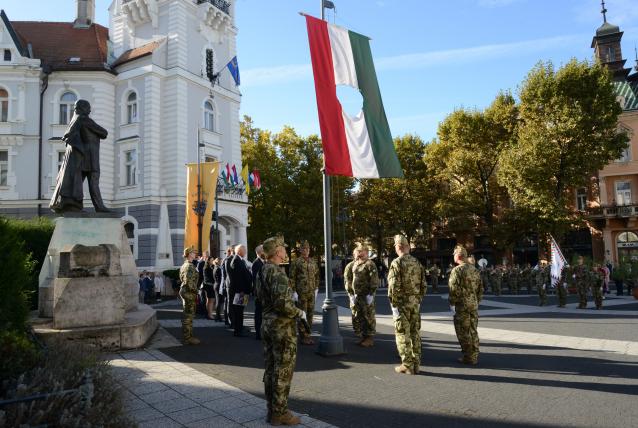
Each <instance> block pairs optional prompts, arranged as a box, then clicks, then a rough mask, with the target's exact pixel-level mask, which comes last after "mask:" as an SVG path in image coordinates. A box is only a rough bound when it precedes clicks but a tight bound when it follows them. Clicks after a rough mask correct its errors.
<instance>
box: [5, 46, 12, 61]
mask: <svg viewBox="0 0 638 428" xmlns="http://www.w3.org/2000/svg"><path fill="white" fill-rule="evenodd" d="M4 60H5V61H7V62H9V61H11V49H5V50H4Z"/></svg>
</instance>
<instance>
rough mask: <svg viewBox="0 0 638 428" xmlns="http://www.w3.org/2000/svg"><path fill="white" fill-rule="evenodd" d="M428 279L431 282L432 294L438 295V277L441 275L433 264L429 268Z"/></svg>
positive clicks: (437, 267) (439, 270)
mask: <svg viewBox="0 0 638 428" xmlns="http://www.w3.org/2000/svg"><path fill="white" fill-rule="evenodd" d="M429 273H430V278H431V280H432V292H433V293H438V292H439V275H441V269H439V266H438V265H437V264H436V263H434V265H433V266H432V267H431V268H430V272H429Z"/></svg>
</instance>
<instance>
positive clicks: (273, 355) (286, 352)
mask: <svg viewBox="0 0 638 428" xmlns="http://www.w3.org/2000/svg"><path fill="white" fill-rule="evenodd" d="M296 324H297V323H296V322H294V320H281V319H264V321H263V323H262V325H261V338H262V341H263V343H264V360H265V366H266V371H265V372H264V379H263V381H264V392H265V395H266V405H267V407H268V411H269V412H272V414H273V415H276V416H281V415H283V414H285V413H286V412H287V411H288V395H289V394H290V383H291V382H292V375H293V373H294V370H295V362H296V361H297V334H296Z"/></svg>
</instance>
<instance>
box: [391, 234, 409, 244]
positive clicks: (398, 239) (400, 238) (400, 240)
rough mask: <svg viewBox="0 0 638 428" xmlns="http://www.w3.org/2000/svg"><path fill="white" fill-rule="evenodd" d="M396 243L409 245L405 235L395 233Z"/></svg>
mask: <svg viewBox="0 0 638 428" xmlns="http://www.w3.org/2000/svg"><path fill="white" fill-rule="evenodd" d="M394 245H408V239H407V238H406V237H405V236H403V235H394Z"/></svg>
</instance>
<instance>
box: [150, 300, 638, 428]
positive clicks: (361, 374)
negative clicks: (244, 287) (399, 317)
mask: <svg viewBox="0 0 638 428" xmlns="http://www.w3.org/2000/svg"><path fill="white" fill-rule="evenodd" d="M443 291H445V290H443ZM379 294H380V296H379V297H378V300H377V312H378V317H377V329H378V335H377V338H376V344H375V347H374V348H372V349H363V348H360V347H357V346H355V345H354V343H355V337H354V336H353V334H352V330H351V328H350V324H349V322H348V321H349V316H348V314H349V312H348V310H347V309H346V308H345V307H342V308H340V320H341V321H340V322H341V326H342V334H343V336H344V342H345V344H346V348H347V354H346V355H343V356H340V357H335V358H323V357H320V356H318V355H316V354H315V352H314V351H315V349H314V347H301V346H300V348H299V354H298V359H297V368H296V372H295V377H294V380H293V385H292V390H291V400H290V405H291V408H292V409H293V410H294V411H296V412H298V413H300V414H302V415H308V416H306V417H305V418H306V419H305V420H306V421H307V422H308V421H310V422H308V425H309V426H322V424H324V423H325V424H332V425H336V426H339V427H361V426H366V427H405V426H463V427H481V426H485V427H487V426H497V427H498V426H517V427H518V426H520V427H523V426H530V427H531V426H538V427H540V426H556V427H558V426H578V427H612V426H634V423H635V420H637V419H638V410H637V409H636V407H635V406H634V405H633V402H634V401H635V397H636V395H638V334H637V332H638V319H637V318H636V314H637V313H638V303H634V302H636V301H635V300H633V298H629V297H623V298H616V297H615V296H608V297H607V298H606V300H605V308H604V309H603V310H601V311H596V310H594V309H586V310H577V309H575V304H574V302H575V298H574V297H573V296H570V300H569V302H570V303H569V305H568V306H569V307H568V308H567V309H559V308H556V302H555V296H550V305H549V306H546V307H543V308H539V307H538V306H537V304H538V299H537V297H535V296H526V295H521V296H510V295H504V296H500V297H495V296H491V295H486V296H485V298H484V301H483V304H482V306H481V319H480V321H479V334H480V336H481V356H480V364H479V366H478V367H467V366H462V365H459V364H458V363H456V358H457V357H458V356H459V355H460V353H459V346H458V343H457V342H456V338H455V336H454V329H453V325H452V322H451V315H450V313H449V308H448V305H447V300H446V295H445V294H438V295H436V294H434V295H432V294H431V295H428V296H427V297H426V298H425V300H424V303H423V308H422V309H423V323H422V336H423V371H422V372H421V374H420V375H419V376H405V375H397V374H395V373H394V371H393V367H394V365H396V364H397V363H398V356H397V354H396V350H395V344H394V335H393V330H392V320H391V313H390V308H389V305H388V302H387V297H384V296H383V294H384V290H380V293H379ZM337 301H338V303H339V304H340V305H341V306H345V304H346V297H345V296H343V295H341V296H338V297H337ZM590 306H591V303H590ZM157 309H158V317H159V318H160V323H161V324H162V326H163V327H164V328H163V329H162V331H161V332H160V334H159V335H158V337H157V338H156V340H155V345H154V346H155V347H158V348H161V349H160V350H161V352H159V351H153V352H159V353H158V354H157V355H164V356H166V357H168V358H169V359H171V360H174V361H175V362H179V363H182V364H184V365H185V367H189V368H190V369H194V370H195V371H193V372H191V373H193V374H194V376H195V377H197V375H196V374H195V373H201V378H202V379H203V380H205V382H212V383H215V382H220V383H223V384H224V385H229V386H228V388H230V389H231V390H232V391H239V392H236V394H241V395H240V396H243V397H244V398H246V397H250V396H254V397H257V398H254V400H255V401H251V400H253V399H248V402H249V403H252V404H249V406H253V407H254V406H259V405H262V406H263V401H261V400H259V398H263V384H262V382H261V377H262V374H263V359H262V354H261V352H262V351H261V344H260V342H258V341H256V340H254V337H253V336H252V335H251V337H249V338H234V337H232V333H231V332H230V331H228V330H226V329H225V328H224V327H223V326H222V325H221V324H220V323H214V322H212V321H208V320H202V319H199V320H196V322H195V334H196V335H197V336H198V337H200V338H201V339H202V341H203V344H202V345H201V346H198V347H183V346H179V344H178V343H177V342H176V341H175V338H179V337H180V334H181V333H180V329H179V318H180V307H179V305H178V304H177V302H165V303H164V304H162V305H159V306H158V307H157ZM247 318H248V323H247V325H251V324H250V322H251V321H250V318H251V315H250V314H249V315H248V316H247ZM320 322H321V316H318V317H316V323H315V326H314V330H315V332H319V331H320V324H319V323H320ZM165 332H168V333H169V334H165ZM317 334H318V333H317ZM169 375H170V373H169ZM179 376H180V374H179V372H176V373H175V377H179ZM210 379H212V380H210ZM202 394H205V392H202ZM232 395H233V393H232V392H229V393H227V394H226V395H224V394H223V393H222V394H221V395H220V397H221V398H230V397H231V396H232ZM228 401H233V400H228ZM235 402H237V401H235ZM240 402H242V403H243V401H240ZM254 403H257V404H254ZM253 412H256V411H254V410H253ZM249 413H250V411H249ZM250 414H251V415H253V413H250ZM255 414H256V413H255ZM209 416H210V415H209ZM261 417H262V419H263V415H261ZM257 422H258V420H255V421H254V423H257ZM150 425H152V424H150ZM176 426H179V425H176ZM211 426H212V425H211Z"/></svg>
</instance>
